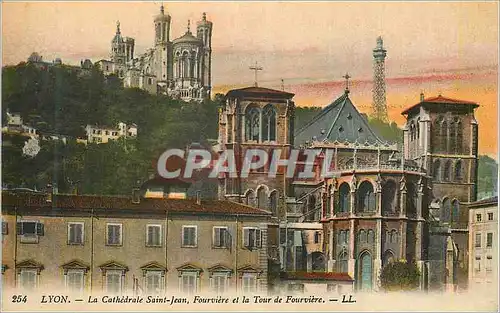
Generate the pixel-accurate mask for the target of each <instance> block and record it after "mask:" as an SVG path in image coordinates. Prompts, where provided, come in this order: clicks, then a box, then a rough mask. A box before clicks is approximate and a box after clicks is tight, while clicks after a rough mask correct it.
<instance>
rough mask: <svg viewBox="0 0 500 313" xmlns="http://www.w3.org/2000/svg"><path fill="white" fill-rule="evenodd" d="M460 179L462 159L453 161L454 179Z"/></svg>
mask: <svg viewBox="0 0 500 313" xmlns="http://www.w3.org/2000/svg"><path fill="white" fill-rule="evenodd" d="M460 180H462V160H457V161H456V162H455V181H460Z"/></svg>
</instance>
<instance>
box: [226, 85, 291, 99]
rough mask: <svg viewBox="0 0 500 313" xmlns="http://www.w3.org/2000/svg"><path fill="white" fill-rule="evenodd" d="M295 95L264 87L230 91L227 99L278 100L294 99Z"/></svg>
mask: <svg viewBox="0 0 500 313" xmlns="http://www.w3.org/2000/svg"><path fill="white" fill-rule="evenodd" d="M293 96H295V94H293V93H289V92H286V91H281V90H276V89H270V88H264V87H245V88H240V89H233V90H230V91H228V93H227V94H226V98H242V97H248V98H264V99H265V98H272V99H274V98H276V99H292V98H293Z"/></svg>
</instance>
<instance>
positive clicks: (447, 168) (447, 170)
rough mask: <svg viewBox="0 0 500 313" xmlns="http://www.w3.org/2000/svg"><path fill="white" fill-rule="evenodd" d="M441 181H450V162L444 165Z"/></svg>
mask: <svg viewBox="0 0 500 313" xmlns="http://www.w3.org/2000/svg"><path fill="white" fill-rule="evenodd" d="M443 180H444V181H450V180H451V161H450V160H448V161H446V163H445V164H444V170H443Z"/></svg>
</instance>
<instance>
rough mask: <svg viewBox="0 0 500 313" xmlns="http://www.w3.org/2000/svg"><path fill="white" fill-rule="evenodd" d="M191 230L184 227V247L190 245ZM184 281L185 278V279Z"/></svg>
mask: <svg viewBox="0 0 500 313" xmlns="http://www.w3.org/2000/svg"><path fill="white" fill-rule="evenodd" d="M188 231H189V228H186V227H184V228H183V229H182V245H183V246H187V245H188V239H189V234H188ZM183 280H184V278H183Z"/></svg>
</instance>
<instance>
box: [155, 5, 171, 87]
mask: <svg viewBox="0 0 500 313" xmlns="http://www.w3.org/2000/svg"><path fill="white" fill-rule="evenodd" d="M170 20H171V18H170V15H169V14H168V13H165V8H164V7H163V4H162V5H161V7H160V14H158V15H157V16H156V17H155V19H154V24H155V69H156V78H157V80H158V82H162V81H163V82H165V83H166V81H167V80H169V79H171V78H172V77H171V76H172V71H171V70H169V69H171V68H172V62H171V59H172V58H171V51H172V49H171V43H170Z"/></svg>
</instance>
